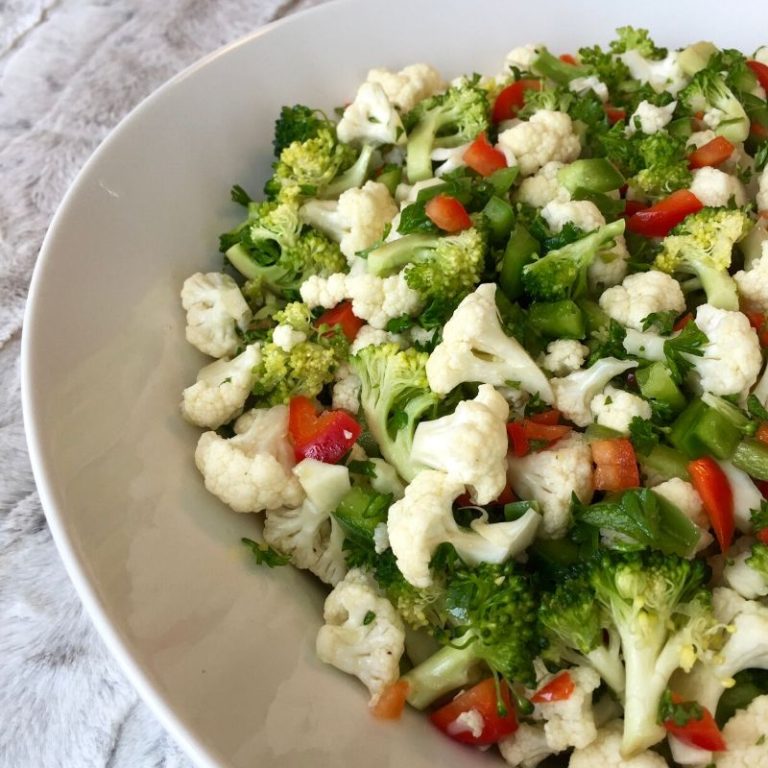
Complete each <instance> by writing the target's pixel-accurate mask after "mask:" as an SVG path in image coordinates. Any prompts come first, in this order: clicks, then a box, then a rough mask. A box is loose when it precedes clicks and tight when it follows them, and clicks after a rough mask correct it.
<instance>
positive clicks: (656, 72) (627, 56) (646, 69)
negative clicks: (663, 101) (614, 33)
mask: <svg viewBox="0 0 768 768" xmlns="http://www.w3.org/2000/svg"><path fill="white" fill-rule="evenodd" d="M677 57H678V54H677V53H676V52H674V51H672V52H670V53H669V54H668V55H667V56H666V58H664V59H661V60H660V61H652V60H649V59H646V58H644V57H643V56H642V55H641V54H640V52H639V51H636V50H630V51H626V53H622V54H620V55H619V58H620V59H621V60H622V61H623V62H624V63H625V64H626V65H627V67H629V72H630V74H631V75H632V77H633V78H634V79H635V80H640V82H642V83H648V84H649V85H650V86H651V88H653V90H654V91H656V93H661V92H662V91H667V93H671V94H672V95H673V96H677V94H678V93H679V92H680V91H681V90H682V89H683V88H685V86H686V85H687V83H688V78H687V77H686V75H685V72H683V70H682V68H681V67H680V64H679V63H678V60H677Z"/></svg>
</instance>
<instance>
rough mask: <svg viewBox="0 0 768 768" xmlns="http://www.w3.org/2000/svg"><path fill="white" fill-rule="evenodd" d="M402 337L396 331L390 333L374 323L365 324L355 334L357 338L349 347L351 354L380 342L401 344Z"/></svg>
mask: <svg viewBox="0 0 768 768" xmlns="http://www.w3.org/2000/svg"><path fill="white" fill-rule="evenodd" d="M401 341H402V337H401V336H399V335H398V334H396V333H389V332H387V331H384V330H382V329H381V328H374V327H373V326H372V325H364V326H363V327H362V328H361V329H360V330H359V331H358V332H357V336H355V340H354V341H353V342H352V345H351V346H350V348H349V351H350V353H351V354H353V355H355V354H357V353H358V352H359V351H360V350H361V349H363V348H365V347H370V346H378V345H379V344H390V343H392V344H400V343H401Z"/></svg>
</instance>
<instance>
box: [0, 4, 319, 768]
mask: <svg viewBox="0 0 768 768" xmlns="http://www.w3.org/2000/svg"><path fill="white" fill-rule="evenodd" d="M318 2H319V0H163V2H156V0H134V2H131V1H130V0H10V2H0V181H1V182H2V183H0V768H148V767H149V766H152V767H153V768H154V767H155V766H166V768H172V767H175V766H188V765H189V762H188V760H187V758H186V757H185V756H184V755H183V754H182V753H181V751H180V750H179V748H178V747H177V746H176V745H175V744H174V743H173V742H172V740H171V739H170V738H169V737H168V736H167V735H166V733H165V732H164V730H163V729H162V727H161V726H160V725H159V724H158V723H157V722H156V721H155V719H154V717H153V715H152V714H151V713H150V712H149V710H148V709H147V708H146V706H145V705H144V704H143V703H142V702H140V701H139V700H138V698H137V696H136V693H135V692H134V690H133V688H132V687H131V685H130V684H129V683H128V682H127V681H126V679H125V678H124V677H123V675H122V673H121V672H120V670H119V669H117V667H116V665H115V663H114V661H113V660H112V659H111V658H110V657H109V654H108V652H107V651H106V649H105V648H104V646H103V644H102V642H101V640H100V638H99V637H98V636H97V635H96V633H95V631H94V629H93V628H92V626H91V624H90V621H89V620H88V618H87V616H85V615H84V613H83V609H82V607H81V605H80V602H79V600H78V598H77V596H76V594H75V592H74V590H73V588H72V586H71V584H70V583H69V580H68V578H67V575H66V573H65V572H64V569H63V567H62V565H61V562H60V560H59V557H58V554H57V552H56V549H55V547H54V545H53V543H52V541H51V537H50V534H49V532H48V529H47V527H46V523H45V518H44V516H43V512H42V510H41V507H40V501H39V499H38V496H37V493H36V491H35V485H34V481H33V479H32V473H31V470H30V466H29V460H28V457H27V453H26V445H25V440H24V430H23V427H22V420H21V405H20V399H19V363H18V357H19V348H20V337H21V325H22V315H23V310H24V302H25V298H26V294H27V289H28V287H29V280H30V276H31V274H32V268H33V266H34V263H35V258H36V256H37V253H38V250H39V248H40V244H41V242H42V239H43V235H44V234H45V229H46V227H47V225H48V222H49V221H50V219H51V217H52V215H53V213H54V210H55V208H56V206H57V204H58V202H59V201H60V200H61V198H62V196H63V194H64V192H65V191H66V188H67V186H68V185H69V184H70V183H71V181H72V180H73V178H74V176H75V175H76V173H77V171H78V169H79V168H80V167H81V166H82V164H83V163H84V162H85V160H86V159H87V158H88V156H89V155H90V154H91V152H93V150H94V149H95V148H96V146H97V145H98V144H99V142H100V141H101V140H102V139H103V138H104V136H105V135H106V134H107V133H108V132H109V130H110V129H111V128H113V127H114V126H115V125H116V124H117V122H118V121H119V120H120V118H122V117H123V115H125V113H126V112H128V111H129V110H130V109H131V108H132V107H133V106H135V105H136V104H137V103H138V102H139V101H140V100H141V99H142V98H144V97H145V96H147V95H148V94H149V93H151V92H152V91H153V90H155V89H156V88H157V87H158V86H159V85H160V84H162V83H163V82H164V81H165V80H167V79H168V78H169V77H171V76H172V75H174V74H175V73H176V72H178V71H180V70H181V69H183V68H184V67H185V66H187V65H188V64H191V63H192V62H193V61H195V60H196V59H198V58H199V57H200V56H202V55H203V54H205V53H208V52H209V51H211V50H214V49H216V48H218V47H219V46H221V45H223V44H224V43H226V42H229V41H231V40H234V39H236V38H238V37H240V36H242V35H245V34H247V33H249V32H251V31H252V30H253V29H255V28H256V27H258V26H259V25H261V24H264V23H266V22H268V21H271V20H273V19H276V18H278V17H281V16H284V15H286V14H287V13H290V12H293V11H295V10H299V9H303V8H306V7H308V6H311V5H316V4H318Z"/></svg>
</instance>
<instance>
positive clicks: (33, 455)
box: [20, 0, 358, 768]
mask: <svg viewBox="0 0 768 768" xmlns="http://www.w3.org/2000/svg"><path fill="white" fill-rule="evenodd" d="M357 2H358V0H326V2H321V3H320V4H319V5H315V6H312V7H310V8H305V9H302V10H300V11H296V12H294V13H291V14H289V15H288V16H284V17H283V18H280V19H276V20H274V21H270V22H266V23H265V24H262V25H260V26H259V27H258V28H257V29H255V30H254V31H253V32H250V33H248V34H246V35H243V36H241V37H239V38H237V39H235V40H233V41H232V42H230V43H226V44H224V45H223V46H221V47H220V48H217V49H216V50H214V51H212V52H210V53H208V54H206V55H204V56H202V57H201V58H199V59H197V60H196V61H194V62H193V63H192V64H190V65H189V66H187V67H185V68H184V69H183V70H181V71H180V72H178V73H177V74H175V75H173V76H172V77H171V78H170V79H168V80H166V81H165V82H164V83H162V84H161V85H160V86H159V87H157V88H155V89H154V90H153V91H152V92H151V93H150V94H148V95H147V96H145V97H144V98H143V99H142V100H141V101H139V102H138V104H136V105H135V106H134V107H133V108H132V109H130V110H129V111H128V112H127V113H126V114H125V115H124V116H123V117H122V118H121V119H120V121H119V122H118V123H117V124H116V125H115V126H114V127H113V128H112V129H111V130H110V131H109V132H108V133H107V135H106V136H105V137H104V139H103V140H102V141H101V143H100V144H99V145H98V146H97V147H96V149H95V150H94V151H93V152H92V153H91V155H90V156H89V157H88V159H87V160H86V161H85V163H84V164H83V165H82V166H81V168H80V169H79V171H78V172H77V174H76V176H75V178H74V180H73V181H72V182H71V183H70V185H69V187H68V188H67V191H66V192H65V194H64V196H63V197H62V199H61V201H60V202H59V204H58V207H57V208H56V211H55V213H54V215H53V218H52V219H51V222H50V224H49V226H48V229H47V231H46V233H45V236H44V238H43V242H42V245H41V247H40V251H39V253H38V257H37V260H36V261H35V265H34V267H33V271H32V277H31V280H30V286H29V291H28V293H27V299H26V304H25V307H24V315H23V320H22V334H21V354H20V383H21V410H22V419H23V423H24V432H25V437H26V441H27V450H28V454H29V460H30V465H31V468H32V475H33V478H34V480H35V486H36V488H37V492H38V495H39V497H40V504H41V506H42V509H43V512H44V513H45V517H46V521H47V523H48V528H49V530H50V532H51V535H52V537H53V541H54V543H55V545H56V549H57V550H58V553H59V556H60V558H61V561H62V563H63V565H64V568H65V570H66V572H67V575H68V576H69V579H70V581H71V582H72V584H73V586H74V587H75V591H76V592H77V595H78V597H79V598H80V601H81V603H82V605H83V607H84V608H85V611H86V613H87V615H88V616H89V618H90V620H91V622H92V624H93V626H94V627H95V628H96V631H97V632H98V634H99V635H100V637H101V639H102V641H103V642H104V644H105V645H106V647H107V649H108V651H109V653H110V655H111V656H112V658H113V659H115V660H116V661H117V663H118V665H119V667H120V669H121V671H122V672H123V674H124V675H125V676H126V678H127V679H128V681H129V682H130V684H131V685H132V687H133V688H134V690H135V691H136V692H137V694H138V695H139V696H140V698H141V699H142V700H143V701H144V702H145V703H146V704H147V705H148V706H149V708H150V710H151V711H152V713H153V714H154V715H155V717H157V719H158V720H159V721H160V724H161V725H162V726H163V728H165V729H166V730H167V731H168V732H169V733H170V735H171V736H172V737H173V739H174V740H175V741H176V742H177V743H178V744H179V745H180V746H181V748H182V749H183V750H184V752H185V753H186V754H187V756H188V757H189V758H190V759H191V760H192V761H193V762H194V763H195V764H196V765H199V766H201V768H221V766H222V765H223V764H224V763H223V759H222V756H217V755H215V754H214V751H213V750H212V749H211V747H209V746H208V745H206V744H204V743H203V742H202V741H201V740H200V738H199V737H197V736H196V734H195V732H194V730H193V729H191V728H190V727H188V726H187V725H186V724H185V723H184V722H183V721H182V719H181V718H180V717H179V716H178V715H177V714H176V713H175V711H174V709H173V707H172V706H171V705H170V704H169V702H168V701H167V698H166V696H165V695H164V694H163V693H162V692H161V691H160V690H159V689H158V687H157V686H156V685H155V684H154V683H153V682H152V681H151V679H150V677H149V675H148V674H147V673H146V671H145V670H144V668H143V667H142V665H141V664H140V663H139V662H138V661H137V659H136V658H135V657H134V655H133V653H132V652H131V651H130V649H129V647H128V643H127V642H126V640H125V639H124V638H123V637H122V636H121V634H120V632H119V631H118V630H117V629H116V627H115V626H114V625H113V624H112V622H111V620H110V619H109V617H108V612H107V610H106V608H105V605H104V604H103V602H102V601H101V600H100V598H99V597H98V595H97V593H96V590H95V588H94V586H93V585H92V583H91V580H90V579H89V577H88V575H87V573H86V565H85V561H84V560H85V559H84V557H83V556H82V554H81V553H78V551H77V548H76V547H75V545H74V543H73V541H72V539H71V537H70V536H69V534H68V532H67V526H66V523H65V519H66V514H65V512H64V508H65V505H64V504H63V503H61V501H60V493H59V492H58V491H57V490H56V489H55V488H54V486H53V483H52V482H51V481H50V480H49V477H50V474H49V464H50V459H49V458H46V452H45V450H44V448H43V444H44V437H43V436H44V434H45V425H44V424H43V423H42V422H41V420H40V418H39V415H38V412H37V409H36V403H37V399H38V398H37V395H36V378H35V373H34V369H35V367H36V361H35V357H36V355H37V354H38V353H37V352H36V350H37V347H38V345H39V339H40V336H41V333H42V329H41V328H40V324H39V323H38V317H37V315H38V310H37V308H38V306H39V301H38V294H39V293H40V292H41V290H42V286H43V285H44V283H45V276H46V272H47V267H48V265H49V263H50V262H51V260H52V258H53V252H54V247H55V243H56V241H57V239H58V238H57V234H58V230H59V228H60V226H61V222H62V221H63V220H64V219H65V218H66V217H67V216H68V214H69V210H70V208H71V207H72V206H73V205H74V204H75V201H76V198H77V197H78V195H79V191H80V187H81V185H82V183H83V181H84V180H85V179H86V178H87V176H88V175H89V173H90V170H91V168H92V167H93V166H94V165H96V164H97V163H98V162H99V160H100V158H101V157H102V156H103V155H104V154H105V153H108V152H109V151H110V149H111V147H112V144H113V143H114V140H115V138H116V137H117V136H118V134H119V133H120V132H121V131H122V130H123V128H124V126H125V125H126V124H127V123H129V122H131V121H133V120H134V119H135V118H136V117H138V116H139V115H141V114H143V113H144V112H146V111H147V110H149V109H151V107H152V105H153V104H154V103H155V101H157V100H159V99H162V98H163V97H164V95H165V94H166V92H168V91H170V90H171V89H172V88H174V87H175V86H176V85H178V83H180V82H181V81H182V80H185V79H186V78H188V77H190V76H192V75H194V74H195V73H196V72H197V71H198V70H199V69H202V68H204V67H206V66H208V65H209V64H210V63H211V62H212V61H214V60H215V59H218V58H220V57H222V56H226V55H227V54H229V53H230V52H231V51H233V50H235V49H237V48H240V47H242V46H245V45H250V44H252V43H253V42H254V41H255V40H257V39H259V38H260V37H262V36H264V35H269V34H272V33H273V32H274V30H276V29H279V28H281V27H283V26H285V25H291V24H293V23H295V22H296V20H297V19H301V18H304V17H307V16H310V15H313V14H316V13H323V12H325V9H326V8H327V7H328V6H340V5H351V4H357Z"/></svg>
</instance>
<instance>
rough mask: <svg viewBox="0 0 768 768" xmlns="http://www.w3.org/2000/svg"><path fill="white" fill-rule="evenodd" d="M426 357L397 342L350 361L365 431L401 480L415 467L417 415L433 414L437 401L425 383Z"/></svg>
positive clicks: (409, 477)
mask: <svg viewBox="0 0 768 768" xmlns="http://www.w3.org/2000/svg"><path fill="white" fill-rule="evenodd" d="M428 357H429V355H428V354H427V353H426V352H417V351H416V350H415V349H406V350H400V348H399V346H398V345H397V344H379V345H371V346H368V347H364V348H363V349H361V350H360V351H359V352H358V353H357V354H356V355H354V356H353V357H352V358H351V360H350V363H351V365H352V368H353V369H354V371H355V373H356V374H357V375H358V376H359V377H360V381H361V385H362V386H361V390H360V404H361V406H362V409H363V414H364V415H365V420H366V423H367V425H368V429H369V430H370V432H371V434H372V435H373V437H374V439H375V440H376V443H377V444H378V446H379V450H380V451H381V455H382V456H383V457H384V458H385V459H386V460H387V461H388V462H389V463H390V464H391V465H392V466H393V467H394V468H395V469H396V470H397V471H398V473H399V474H400V476H401V477H402V478H403V479H405V480H408V481H410V480H412V479H413V477H414V476H415V474H416V468H415V467H414V466H413V463H412V462H411V447H412V445H413V433H414V432H415V431H416V427H417V425H418V422H419V420H420V419H422V418H424V417H425V416H428V415H429V414H431V413H433V412H434V409H435V407H436V406H437V403H438V401H439V398H438V396H437V395H436V394H435V393H434V392H432V391H431V390H430V388H429V384H428V383H427V373H426V364H427V359H428Z"/></svg>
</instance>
